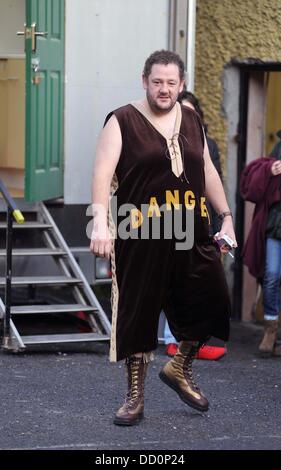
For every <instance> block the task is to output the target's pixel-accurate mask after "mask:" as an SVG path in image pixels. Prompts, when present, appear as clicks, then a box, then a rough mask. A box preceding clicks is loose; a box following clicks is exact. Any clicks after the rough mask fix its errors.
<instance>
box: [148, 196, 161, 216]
mask: <svg viewBox="0 0 281 470" xmlns="http://www.w3.org/2000/svg"><path fill="white" fill-rule="evenodd" d="M153 215H156V217H161V213H160V209H159V206H158V204H157V199H156V197H151V198H150V202H149V208H148V213H147V216H148V217H153Z"/></svg>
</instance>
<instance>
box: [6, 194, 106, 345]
mask: <svg viewBox="0 0 281 470" xmlns="http://www.w3.org/2000/svg"><path fill="white" fill-rule="evenodd" d="M17 205H18V207H19V209H20V210H21V212H22V213H23V214H24V215H25V218H26V219H27V221H26V222H25V223H24V224H21V225H18V224H16V225H14V227H13V229H14V233H15V232H16V235H20V234H22V233H23V232H22V231H26V232H25V233H31V232H34V231H36V232H37V233H40V238H41V239H42V241H43V245H44V246H43V247H41V248H35V247H30V248H29V247H28V248H15V249H13V251H12V256H13V261H16V260H17V259H19V258H21V259H23V260H24V261H26V262H30V261H32V260H33V259H36V258H35V257H38V260H39V265H40V275H35V276H30V275H28V276H27V275H25V276H19V275H16V276H15V277H11V286H12V287H13V290H15V289H17V288H19V287H26V288H27V289H30V291H31V292H34V291H36V289H37V288H41V287H43V286H44V287H48V288H54V289H55V291H56V292H60V294H63V289H66V288H67V289H68V291H70V292H71V298H73V299H74V301H73V303H69V298H68V301H66V302H65V303H63V302H62V303H45V302H44V303H41V304H40V303H38V302H37V303H36V302H34V303H32V302H30V299H29V301H28V303H26V304H22V305H14V304H13V298H12V302H11V307H10V317H11V318H10V319H9V328H10V330H9V331H10V333H9V334H8V336H7V335H6V336H5V334H4V340H3V343H2V346H3V347H4V348H5V349H8V350H12V351H19V350H24V349H25V348H26V347H27V346H30V345H40V344H57V343H74V342H76V343H77V342H85V341H86V342H91V341H105V340H108V339H109V335H110V329H111V325H110V322H109V320H108V318H107V315H106V314H105V312H104V310H103V308H102V306H101V305H100V303H99V301H98V300H97V298H96V296H95V294H94V292H93V290H92V288H91V287H90V285H89V283H88V281H87V279H86V277H85V275H84V274H83V272H82V270H81V268H80V267H79V265H78V263H77V261H76V260H75V258H74V256H73V254H72V252H71V250H70V248H69V247H68V245H67V243H66V242H65V240H64V238H63V236H62V234H61V232H60V231H59V229H58V227H57V226H56V224H55V222H54V220H53V218H52V216H51V214H50V213H49V211H48V209H47V208H46V206H45V205H44V203H42V202H40V203H36V204H32V205H31V204H27V203H24V202H23V201H20V202H18V203H17ZM4 211H5V212H6V208H5V205H4V204H3V203H2V202H1V203H0V213H3V212H4ZM28 214H29V216H28ZM30 214H32V220H29V219H30ZM6 228H7V223H5V222H1V223H0V234H1V232H2V233H3V235H4V234H5V230H6ZM16 238H17V237H16ZM6 254H7V251H6V249H1V250H0V258H4V257H6ZM89 256H91V254H90V253H89ZM39 257H40V258H39ZM50 258H51V259H52V260H54V263H55V265H56V266H57V271H58V272H59V274H56V275H53V274H49V273H48V272H47V271H48V262H47V260H49V259H50ZM37 266H38V262H37ZM17 274H19V273H17ZM6 282H7V279H6V278H0V288H1V287H4V286H5V284H6ZM31 297H32V296H31ZM62 297H63V295H62ZM6 310H7V308H6V305H5V304H4V301H3V300H1V299H0V318H2V319H3V320H4V319H5V311H6ZM78 312H83V315H84V316H85V315H86V316H87V322H88V325H89V328H88V329H89V330H90V331H89V332H85V333H81V332H80V333H76V332H75V333H68V334H43V333H44V332H42V334H40V335H38V334H36V335H21V334H20V333H19V328H17V319H18V318H19V317H20V316H24V317H25V318H28V317H30V319H32V318H33V320H34V316H35V315H40V316H42V315H43V316H46V317H48V316H52V318H54V315H55V316H59V315H61V314H69V315H75V314H78ZM31 322H32V320H31Z"/></svg>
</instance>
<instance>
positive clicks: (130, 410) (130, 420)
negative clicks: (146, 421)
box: [114, 356, 148, 426]
mask: <svg viewBox="0 0 281 470" xmlns="http://www.w3.org/2000/svg"><path fill="white" fill-rule="evenodd" d="M125 364H126V366H127V374H128V392H127V395H126V398H125V402H124V404H123V406H121V408H120V409H119V410H118V411H117V413H116V415H115V418H114V424H117V425H120V426H133V425H134V424H137V423H138V422H139V421H140V420H141V419H142V418H143V409H144V381H145V376H146V371H147V366H148V364H147V363H145V362H144V359H143V358H142V357H136V356H131V357H129V358H127V359H126V361H125Z"/></svg>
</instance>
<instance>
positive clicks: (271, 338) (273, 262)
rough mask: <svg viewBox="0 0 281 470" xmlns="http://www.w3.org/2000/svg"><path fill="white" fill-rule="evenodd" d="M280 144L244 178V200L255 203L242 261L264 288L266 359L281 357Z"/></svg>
mask: <svg viewBox="0 0 281 470" xmlns="http://www.w3.org/2000/svg"><path fill="white" fill-rule="evenodd" d="M280 189H281V142H279V143H278V144H277V145H276V146H275V147H274V149H273V151H272V152H271V154H270V157H269V158H264V157H262V158H258V159H256V160H254V161H253V162H251V163H249V165H247V166H246V167H245V168H244V170H243V172H242V175H241V182H240V190H241V195H242V197H243V198H244V199H245V200H247V201H251V202H253V203H255V204H256V206H255V211H254V215H253V221H252V226H251V229H250V232H249V235H248V238H247V240H246V243H245V246H244V250H243V258H244V264H245V265H246V266H248V269H249V272H250V274H252V276H254V277H256V278H257V280H258V282H260V283H261V285H262V290H263V308H264V334H263V338H262V341H261V343H260V345H259V351H260V353H261V355H262V356H263V357H270V356H271V355H272V354H273V355H278V356H279V355H280V356H281V348H280V347H276V346H275V342H276V337H277V332H278V319H279V312H280V307H281V305H280V283H281V192H280Z"/></svg>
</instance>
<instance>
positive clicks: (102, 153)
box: [90, 115, 122, 258]
mask: <svg viewBox="0 0 281 470" xmlns="http://www.w3.org/2000/svg"><path fill="white" fill-rule="evenodd" d="M121 150H122V136H121V131H120V127H119V124H118V121H117V119H116V117H115V116H114V115H113V116H112V117H111V118H110V119H109V121H108V122H107V124H106V125H105V127H104V128H103V130H102V132H101V134H100V137H99V140H98V143H97V149H96V158H95V164H94V172H93V208H94V230H93V233H92V237H91V238H92V239H91V245H90V249H91V251H92V252H93V253H95V254H96V255H99V256H105V257H107V258H109V256H110V251H111V243H112V242H111V239H110V234H109V229H108V224H107V213H108V205H109V195H110V184H111V181H112V177H113V175H114V172H115V169H116V166H117V164H118V161H119V158H120V154H121Z"/></svg>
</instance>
